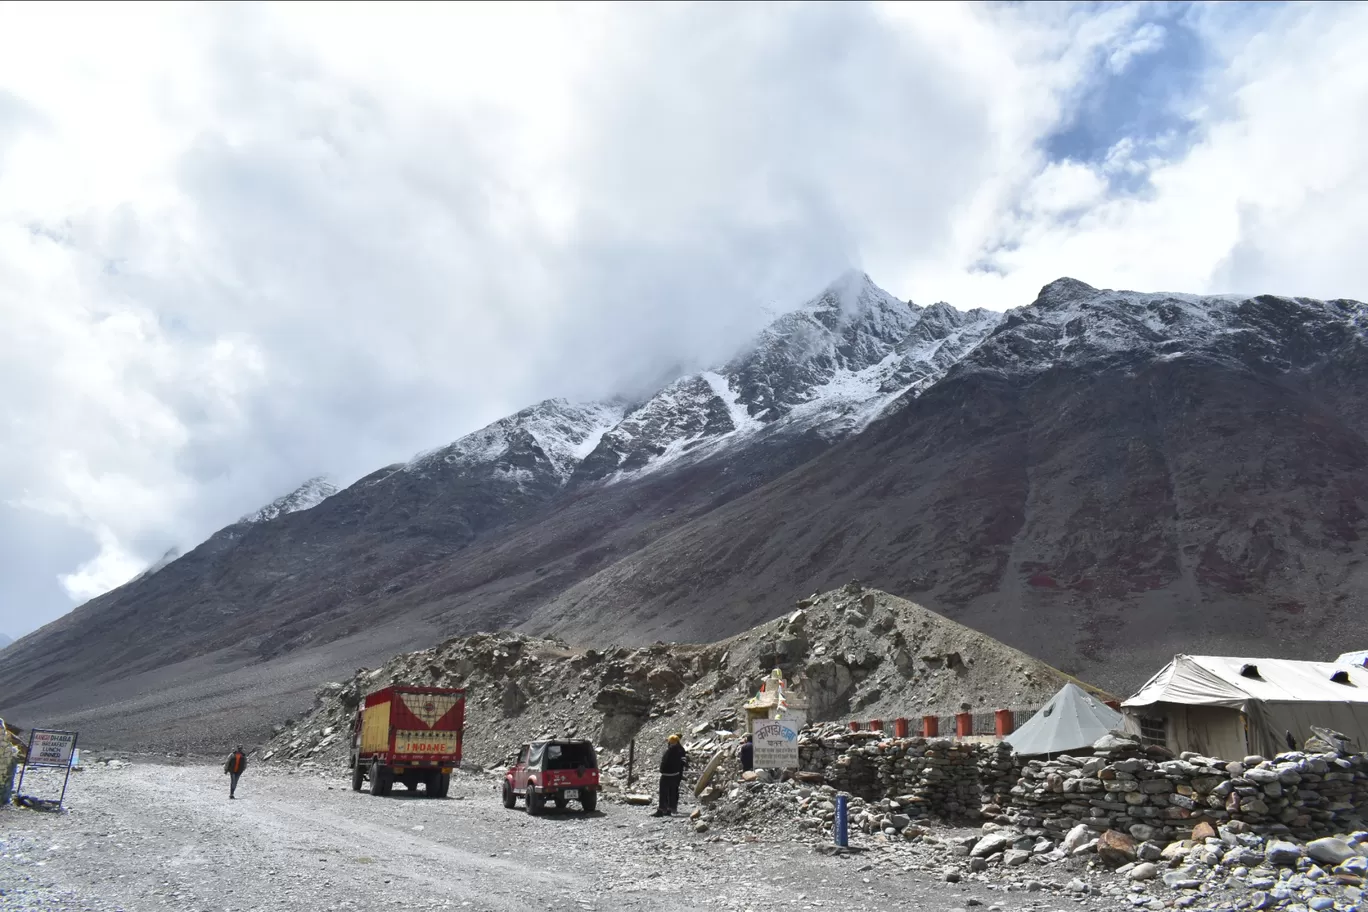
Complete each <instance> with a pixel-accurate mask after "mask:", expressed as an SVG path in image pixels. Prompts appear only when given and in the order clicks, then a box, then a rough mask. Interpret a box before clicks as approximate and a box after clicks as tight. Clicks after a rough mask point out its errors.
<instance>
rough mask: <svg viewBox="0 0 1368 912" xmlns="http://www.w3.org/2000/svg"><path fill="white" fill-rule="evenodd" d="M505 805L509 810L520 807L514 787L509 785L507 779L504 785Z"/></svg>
mask: <svg viewBox="0 0 1368 912" xmlns="http://www.w3.org/2000/svg"><path fill="white" fill-rule="evenodd" d="M503 804H504V807H506V808H508V809H509V810H512V809H513V808H515V807H517V806H518V796H517V795H515V794H513V786H511V785H509V784H508V780H507V779H505V780H504V784H503Z"/></svg>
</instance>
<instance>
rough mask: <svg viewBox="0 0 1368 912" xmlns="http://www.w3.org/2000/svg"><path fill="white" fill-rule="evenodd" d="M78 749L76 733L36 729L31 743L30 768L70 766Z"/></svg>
mask: <svg viewBox="0 0 1368 912" xmlns="http://www.w3.org/2000/svg"><path fill="white" fill-rule="evenodd" d="M75 747H76V733H75V732H64V731H42V730H39V729H34V731H33V737H32V740H31V741H30V742H29V755H28V763H29V765H30V766H70V765H71V752H72V750H73V749H74V748H75Z"/></svg>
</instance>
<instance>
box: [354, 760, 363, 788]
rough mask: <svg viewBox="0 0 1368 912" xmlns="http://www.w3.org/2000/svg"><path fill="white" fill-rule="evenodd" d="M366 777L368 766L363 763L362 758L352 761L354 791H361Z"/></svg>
mask: <svg viewBox="0 0 1368 912" xmlns="http://www.w3.org/2000/svg"><path fill="white" fill-rule="evenodd" d="M365 779H366V768H365V767H364V766H362V765H361V761H360V760H354V761H352V791H353V792H359V791H361V783H362V782H364V781H365Z"/></svg>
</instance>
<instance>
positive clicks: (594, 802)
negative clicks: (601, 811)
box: [580, 790, 598, 814]
mask: <svg viewBox="0 0 1368 912" xmlns="http://www.w3.org/2000/svg"><path fill="white" fill-rule="evenodd" d="M580 807H582V808H584V813H586V814H592V813H594V808H596V807H598V792H595V791H592V790H590V791H586V792H580Z"/></svg>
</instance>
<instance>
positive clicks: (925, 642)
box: [258, 582, 1109, 776]
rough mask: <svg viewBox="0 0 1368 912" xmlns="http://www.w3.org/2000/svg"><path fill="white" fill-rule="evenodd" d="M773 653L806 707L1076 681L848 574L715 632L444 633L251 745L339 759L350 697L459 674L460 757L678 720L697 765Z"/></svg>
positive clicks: (606, 744)
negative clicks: (747, 622)
mask: <svg viewBox="0 0 1368 912" xmlns="http://www.w3.org/2000/svg"><path fill="white" fill-rule="evenodd" d="M774 668H781V669H782V670H783V672H784V674H785V676H786V677H787V679H788V680H789V684H790V692H792V693H795V694H798V695H801V697H802V698H804V699H806V700H807V702H808V719H809V721H811V722H819V721H825V720H841V719H847V718H855V719H870V718H881V719H892V718H896V717H899V716H902V717H907V718H909V719H919V718H920V717H921V716H923V715H930V714H937V715H942V716H944V715H950V714H954V713H959V712H964V711H974V712H978V713H987V712H991V711H992V710H995V709H1001V708H1016V707H1035V706H1040V705H1042V704H1043V703H1045V702H1046V701H1047V700H1048V699H1049V698H1050V697H1051V696H1053V695H1054V693H1055V692H1056V691H1057V690H1059V688H1060V687H1061V686H1063V684H1064V683H1065V681H1068V680H1072V679H1071V678H1069V677H1068V676H1066V675H1064V674H1063V673H1062V672H1059V671H1057V670H1055V669H1054V668H1051V667H1050V666H1048V665H1046V664H1044V663H1043V662H1040V661H1037V660H1036V659H1033V658H1031V657H1030V656H1028V655H1026V654H1024V653H1022V652H1019V651H1017V650H1015V649H1012V648H1011V647H1009V646H1006V645H1005V644H1003V643H1000V642H998V641H997V640H994V639H993V638H992V637H989V636H987V635H986V634H983V633H980V632H979V631H976V630H972V629H970V628H968V627H965V626H964V625H962V624H957V623H955V622H954V621H951V620H949V619H947V618H944V617H941V616H940V615H938V614H935V613H934V612H932V611H929V610H927V609H925V608H923V607H921V606H920V605H916V604H914V603H912V602H909V601H906V600H904V599H900V598H897V597H895V596H892V595H889V594H887V593H885V592H880V591H878V590H874V589H867V588H864V587H863V586H861V585H860V584H859V583H858V582H851V583H849V584H847V585H846V586H843V587H841V588H840V589H837V590H833V591H831V592H827V593H825V594H816V595H813V596H811V597H809V598H805V599H802V600H800V601H799V602H798V604H797V607H796V608H795V610H794V611H792V612H791V613H790V614H788V615H786V616H785V617H782V618H779V619H777V620H774V621H770V622H769V623H766V624H762V625H760V626H758V627H754V628H752V629H750V630H748V631H745V632H744V633H740V634H738V635H736V636H734V637H730V638H728V639H725V640H721V641H719V642H716V643H708V644H681V643H656V644H654V645H651V646H646V647H641V648H636V649H628V648H620V649H614V650H607V651H601V650H596V649H578V648H573V647H571V646H570V645H568V644H567V643H566V642H565V641H564V640H561V639H558V638H540V637H530V636H525V635H522V634H516V633H497V634H476V635H473V636H467V637H456V638H453V639H450V640H447V641H446V642H444V643H441V644H440V645H438V646H435V647H433V648H431V649H425V650H421V651H419V652H412V653H407V654H403V655H398V656H395V657H394V658H392V659H391V660H390V661H388V662H386V663H385V664H384V665H383V666H381V667H380V668H375V669H365V668H363V669H360V670H358V671H357V673H356V674H355V675H354V676H353V677H352V678H351V680H349V681H346V682H343V683H329V684H327V685H325V686H324V687H323V688H322V689H321V690H320V691H319V692H318V694H317V697H316V700H315V706H314V709H313V711H312V712H311V713H309V715H308V716H307V717H305V718H304V719H302V720H299V721H288V722H286V723H284V724H283V725H281V726H278V728H277V731H276V734H275V736H274V737H273V738H272V739H271V741H270V742H269V743H268V744H266V745H265V746H264V747H262V748H261V749H260V750H259V751H258V756H260V757H261V758H262V759H265V760H273V761H283V760H290V761H310V762H313V763H318V764H322V765H336V764H343V763H345V762H346V755H347V748H348V743H349V742H348V738H349V733H350V724H351V719H352V717H353V715H354V713H355V711H356V707H357V705H358V704H359V703H360V701H361V700H362V698H364V696H365V695H366V694H368V693H371V692H373V691H375V690H378V689H380V688H382V687H386V686H389V685H391V684H410V685H421V686H441V687H464V688H465V689H466V733H465V759H466V761H467V762H470V763H473V764H476V765H483V766H495V765H501V764H506V763H508V762H510V760H511V758H512V756H513V755H514V753H515V752H516V750H517V748H518V746H519V745H521V744H522V743H524V742H525V741H527V740H530V739H532V738H536V737H543V736H546V737H550V736H560V735H564V736H575V737H582V738H590V739H592V740H593V741H594V742H595V744H597V745H599V747H600V750H601V751H603V752H605V753H604V756H602V757H601V759H600V764H601V765H602V766H603V767H604V768H605V772H606V773H607V774H609V775H610V776H611V775H612V774H613V773H614V770H613V768H614V767H618V766H622V765H623V764H624V763H625V761H626V755H625V752H624V749H625V748H626V747H627V746H628V745H629V743H630V742H631V741H632V740H633V739H634V738H635V739H636V741H637V747H638V748H640V749H641V750H640V752H639V753H638V755H637V758H636V761H637V765H636V769H637V770H638V771H642V770H645V771H647V772H649V771H651V770H653V769H654V766H653V765H651V764H652V762H653V761H654V758H655V753H656V751H657V750H658V749H659V747H660V746H661V744H662V743H663V741H664V737H665V735H666V734H667V733H668V732H672V731H678V732H681V733H682V734H683V735H684V740H685V745H686V747H688V748H689V750H690V751H691V753H694V754H696V755H699V756H700V758H701V759H699V760H698V761H697V762H696V766H701V764H702V762H703V760H705V759H706V755H707V754H709V753H711V752H712V751H713V750H715V749H717V748H718V747H719V746H720V745H722V744H723V743H725V742H726V741H727V740H728V739H729V738H730V737H732V735H733V734H734V733H735V732H736V731H737V730H739V729H740V728H742V727H744V723H743V720H742V718H741V709H740V707H741V704H742V703H743V702H744V701H745V699H746V698H747V697H750V696H752V695H753V694H754V693H755V691H756V689H757V688H758V687H759V684H760V681H761V679H762V678H763V677H764V676H765V675H766V674H768V673H769V672H770V671H771V670H772V669H774ZM1076 683H1077V682H1076ZM1084 686H1086V685H1084ZM1089 689H1091V690H1093V691H1094V692H1098V691H1096V690H1095V689H1093V688H1089ZM1098 693H1100V692H1098ZM1103 696H1109V695H1106V694H1103Z"/></svg>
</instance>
